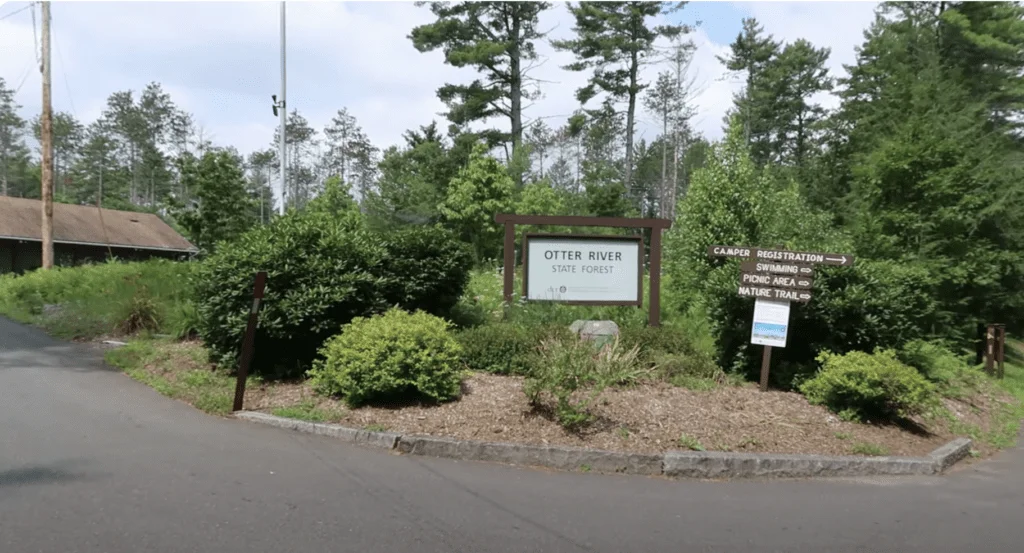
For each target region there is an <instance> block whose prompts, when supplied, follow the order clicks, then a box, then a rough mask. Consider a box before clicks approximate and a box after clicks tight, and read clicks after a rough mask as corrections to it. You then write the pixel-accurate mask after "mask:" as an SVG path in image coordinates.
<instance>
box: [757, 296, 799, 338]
mask: <svg viewBox="0 0 1024 553" xmlns="http://www.w3.org/2000/svg"><path fill="white" fill-rule="evenodd" d="M788 332H789V302H788V301H771V300H762V299H758V300H756V301H755V302H754V324H753V327H752V328H751V329H750V343H751V344H758V345H761V346H772V347H777V348H784V347H786V334H788Z"/></svg>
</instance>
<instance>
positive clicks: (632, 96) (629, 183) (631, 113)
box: [623, 52, 639, 194]
mask: <svg viewBox="0 0 1024 553" xmlns="http://www.w3.org/2000/svg"><path fill="white" fill-rule="evenodd" d="M638 66H639V60H637V55H636V52H633V53H632V54H631V55H630V62H629V108H628V110H627V112H626V170H625V178H624V179H623V180H624V184H625V186H626V193H627V194H628V193H630V192H632V190H633V125H634V124H635V123H636V121H635V119H636V80H637V69H638Z"/></svg>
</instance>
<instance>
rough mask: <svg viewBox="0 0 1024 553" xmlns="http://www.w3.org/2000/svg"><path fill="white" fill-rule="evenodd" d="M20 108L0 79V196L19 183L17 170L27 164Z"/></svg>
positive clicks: (26, 149)
mask: <svg viewBox="0 0 1024 553" xmlns="http://www.w3.org/2000/svg"><path fill="white" fill-rule="evenodd" d="M19 107H20V106H19V105H18V104H17V103H15V101H14V90H13V89H10V88H7V83H6V82H5V81H4V79H3V77H0V195H3V196H7V195H9V194H10V193H11V185H12V183H13V182H14V181H16V180H17V181H20V180H21V177H22V174H21V171H19V169H22V168H24V167H25V165H26V164H27V162H28V148H27V147H26V146H25V130H26V124H25V120H24V119H22V118H21V117H20V116H19V115H18V108H19Z"/></svg>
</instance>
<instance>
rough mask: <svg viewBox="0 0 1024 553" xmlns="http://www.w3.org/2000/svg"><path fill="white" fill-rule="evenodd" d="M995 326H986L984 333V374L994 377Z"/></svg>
mask: <svg viewBox="0 0 1024 553" xmlns="http://www.w3.org/2000/svg"><path fill="white" fill-rule="evenodd" d="M995 354H996V325H994V324H990V325H988V331H987V332H986V333H985V374H987V375H989V376H994V375H995V361H996V355H995Z"/></svg>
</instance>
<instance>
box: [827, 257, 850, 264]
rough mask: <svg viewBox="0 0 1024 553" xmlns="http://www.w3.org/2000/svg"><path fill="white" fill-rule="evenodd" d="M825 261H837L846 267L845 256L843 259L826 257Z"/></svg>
mask: <svg viewBox="0 0 1024 553" xmlns="http://www.w3.org/2000/svg"><path fill="white" fill-rule="evenodd" d="M825 260H826V261H836V262H838V263H839V264H841V265H846V256H845V255H844V256H842V257H827V256H826V257H825Z"/></svg>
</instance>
